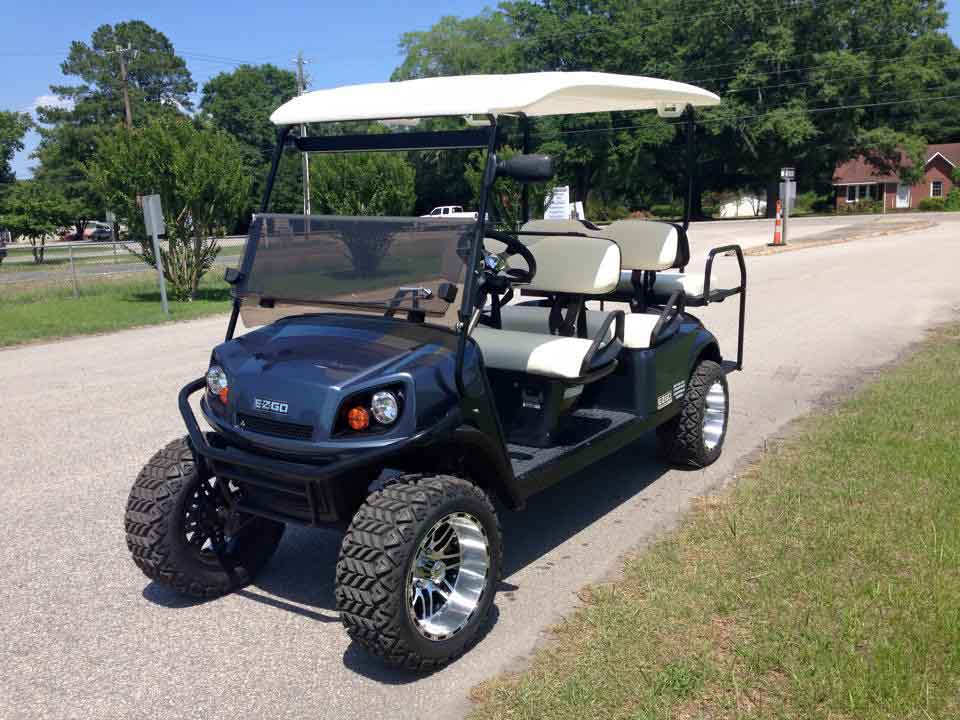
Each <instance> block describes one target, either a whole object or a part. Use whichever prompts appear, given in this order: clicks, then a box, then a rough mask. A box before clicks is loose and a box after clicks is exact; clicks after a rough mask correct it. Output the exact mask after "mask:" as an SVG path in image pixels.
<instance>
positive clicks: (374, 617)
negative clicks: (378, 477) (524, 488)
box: [336, 475, 503, 670]
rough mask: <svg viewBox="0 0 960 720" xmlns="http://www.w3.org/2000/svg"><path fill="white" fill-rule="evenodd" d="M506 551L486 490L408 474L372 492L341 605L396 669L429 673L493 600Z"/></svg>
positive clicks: (474, 630)
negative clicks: (402, 668)
mask: <svg viewBox="0 0 960 720" xmlns="http://www.w3.org/2000/svg"><path fill="white" fill-rule="evenodd" d="M502 556H503V541H502V539H501V535H500V525H499V522H498V521H497V516H496V513H495V512H494V509H493V505H492V504H491V503H490V499H489V498H488V497H487V495H486V493H484V492H483V490H481V489H480V488H478V487H477V486H476V485H473V484H472V483H470V482H468V481H466V480H463V479H461V478H457V477H451V476H446V475H432V476H424V475H408V476H404V477H401V478H400V479H399V480H398V481H397V482H395V483H392V484H390V485H387V486H386V487H384V488H382V489H380V490H377V491H375V492H373V493H371V494H370V495H369V496H368V497H367V500H366V502H365V503H364V504H363V506H362V507H361V508H360V509H359V510H358V511H357V514H356V515H355V516H354V517H353V520H352V521H351V523H350V528H349V529H348V531H347V534H346V537H344V540H343V545H342V546H341V548H340V559H339V561H338V562H337V587H336V597H337V607H338V609H339V610H340V618H341V620H342V621H343V624H344V626H345V627H346V629H347V632H348V633H349V634H350V637H352V638H353V639H354V640H356V641H357V642H358V643H360V644H361V645H363V646H364V647H365V648H366V649H367V650H369V651H370V652H372V653H373V654H375V655H377V656H379V657H381V658H382V659H383V660H384V661H386V662H387V663H389V664H391V665H401V666H404V667H407V668H411V669H418V670H430V669H435V668H438V667H441V666H443V665H445V664H446V663H448V662H450V661H451V660H453V659H455V658H457V657H459V656H460V655H461V654H463V653H464V652H465V651H466V650H467V648H469V647H470V646H471V645H472V644H473V643H474V642H476V640H477V637H478V633H479V631H480V629H481V628H482V627H483V623H484V620H485V619H486V617H487V614H488V613H489V611H490V608H491V606H492V605H493V597H494V594H495V592H496V586H497V582H498V581H499V578H500V569H501V562H502Z"/></svg>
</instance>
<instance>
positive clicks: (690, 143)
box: [683, 105, 697, 230]
mask: <svg viewBox="0 0 960 720" xmlns="http://www.w3.org/2000/svg"><path fill="white" fill-rule="evenodd" d="M683 116H684V123H683V126H684V131H685V133H686V136H687V137H686V140H687V194H686V195H685V196H684V198H683V229H684V230H686V229H687V228H688V227H690V214H691V213H692V212H693V184H694V182H695V181H696V172H697V154H696V147H695V145H696V143H695V141H696V130H697V126H696V116H695V114H694V110H693V105H687V108H686V110H684V113H683Z"/></svg>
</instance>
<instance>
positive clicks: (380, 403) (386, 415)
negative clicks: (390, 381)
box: [370, 390, 400, 425]
mask: <svg viewBox="0 0 960 720" xmlns="http://www.w3.org/2000/svg"><path fill="white" fill-rule="evenodd" d="M370 412H372V413H373V417H375V418H376V419H377V422H378V423H380V424H381V425H390V424H391V423H393V422H394V421H395V420H396V419H397V415H399V414H400V406H399V405H398V404H397V396H396V395H394V394H393V393H392V392H390V391H389V390H381V391H380V392H376V393H374V394H373V398H372V399H371V400H370Z"/></svg>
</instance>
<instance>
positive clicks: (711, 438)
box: [657, 360, 730, 468]
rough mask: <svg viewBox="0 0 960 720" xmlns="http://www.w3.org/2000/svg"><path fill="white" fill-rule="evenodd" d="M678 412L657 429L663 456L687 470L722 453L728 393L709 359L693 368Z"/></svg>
mask: <svg viewBox="0 0 960 720" xmlns="http://www.w3.org/2000/svg"><path fill="white" fill-rule="evenodd" d="M682 402H683V406H682V408H681V409H680V412H679V413H678V414H677V415H676V416H674V417H673V418H671V419H670V420H669V421H668V422H666V423H664V424H663V425H661V426H660V427H658V428H657V441H658V444H659V446H660V451H661V453H662V454H663V456H664V457H665V458H666V459H667V460H669V461H670V462H672V463H675V464H677V465H685V466H687V467H695V468H700V467H706V466H707V465H710V464H711V463H713V462H714V461H716V459H717V458H718V457H720V453H721V452H722V451H723V441H724V440H725V439H726V437H727V419H728V417H729V415H730V391H729V389H728V388H727V377H726V375H724V373H723V369H722V368H721V367H720V365H718V364H717V363H715V362H713V361H712V360H703V361H702V362H700V364H699V365H697V367H696V368H694V370H693V373H692V374H691V376H690V382H688V383H687V389H686V392H685V394H684V396H683V401H682Z"/></svg>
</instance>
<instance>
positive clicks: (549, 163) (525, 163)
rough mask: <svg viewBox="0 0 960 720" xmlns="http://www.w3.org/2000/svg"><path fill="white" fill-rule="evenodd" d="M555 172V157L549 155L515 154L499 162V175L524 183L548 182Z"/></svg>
mask: <svg viewBox="0 0 960 720" xmlns="http://www.w3.org/2000/svg"><path fill="white" fill-rule="evenodd" d="M555 174H556V169H555V168H554V165H553V158H552V157H550V156H549V155H514V156H513V157H512V158H510V159H509V160H501V161H500V162H498V163H497V177H508V178H511V179H513V180H516V181H517V182H522V183H534V182H546V181H547V180H552V179H553V176H554V175H555Z"/></svg>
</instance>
